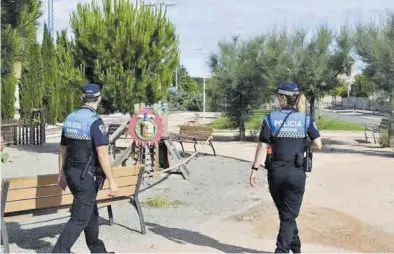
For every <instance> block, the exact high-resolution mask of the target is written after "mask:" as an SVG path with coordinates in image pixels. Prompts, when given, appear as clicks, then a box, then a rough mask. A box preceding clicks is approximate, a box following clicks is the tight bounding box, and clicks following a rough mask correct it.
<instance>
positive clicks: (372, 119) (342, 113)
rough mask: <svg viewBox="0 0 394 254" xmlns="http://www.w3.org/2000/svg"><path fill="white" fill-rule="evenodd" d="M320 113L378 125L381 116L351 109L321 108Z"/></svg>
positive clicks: (345, 119)
mask: <svg viewBox="0 0 394 254" xmlns="http://www.w3.org/2000/svg"><path fill="white" fill-rule="evenodd" d="M321 114H322V115H323V116H329V117H333V118H338V119H341V120H344V121H349V122H353V123H358V124H362V125H364V124H374V125H379V123H380V120H381V119H382V117H383V116H381V115H373V114H370V113H363V112H361V111H355V112H353V111H352V110H322V112H321Z"/></svg>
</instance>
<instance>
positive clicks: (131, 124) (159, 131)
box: [128, 109, 164, 145]
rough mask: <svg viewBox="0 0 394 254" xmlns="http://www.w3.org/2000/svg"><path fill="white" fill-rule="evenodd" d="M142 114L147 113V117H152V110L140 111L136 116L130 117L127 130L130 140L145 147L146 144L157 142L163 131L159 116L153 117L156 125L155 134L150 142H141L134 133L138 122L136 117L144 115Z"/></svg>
mask: <svg viewBox="0 0 394 254" xmlns="http://www.w3.org/2000/svg"><path fill="white" fill-rule="evenodd" d="M144 113H147V114H148V115H153V109H141V110H140V111H138V113H137V114H134V115H133V116H132V117H131V119H130V122H129V125H128V130H129V133H130V136H131V138H132V139H133V140H134V141H136V142H137V143H138V144H143V145H146V144H148V143H156V142H159V141H160V138H161V136H162V135H163V131H164V125H163V121H162V118H161V117H160V116H159V115H154V118H153V119H152V120H153V121H154V122H155V123H156V124H157V132H156V134H155V135H154V136H153V137H152V138H151V139H150V140H147V141H146V140H142V139H140V138H139V137H138V136H137V134H136V133H135V127H136V124H137V121H138V115H144Z"/></svg>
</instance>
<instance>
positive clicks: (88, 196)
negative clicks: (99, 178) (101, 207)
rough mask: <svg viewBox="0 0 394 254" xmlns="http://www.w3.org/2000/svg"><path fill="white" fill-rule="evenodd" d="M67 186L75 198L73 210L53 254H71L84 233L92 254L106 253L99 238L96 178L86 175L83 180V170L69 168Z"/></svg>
mask: <svg viewBox="0 0 394 254" xmlns="http://www.w3.org/2000/svg"><path fill="white" fill-rule="evenodd" d="M64 173H65V175H66V179H67V185H68V187H69V188H70V191H71V193H72V195H73V196H74V203H73V206H72V210H71V217H70V220H69V221H68V223H67V224H66V226H65V227H64V229H63V232H62V233H61V235H60V236H59V239H58V241H57V243H56V244H55V247H54V248H53V250H52V252H53V253H70V251H71V247H72V246H73V245H74V243H75V241H76V240H77V239H78V237H79V235H80V234H81V233H82V231H84V233H85V239H86V243H87V245H88V247H89V250H90V251H91V252H92V253H105V252H106V250H105V246H104V243H103V241H101V240H100V239H99V238H98V236H99V223H98V218H99V214H98V209H97V202H96V197H97V191H98V188H97V187H96V184H95V181H94V178H93V176H92V175H90V174H86V176H85V178H84V179H81V173H82V169H80V168H67V169H65V171H64Z"/></svg>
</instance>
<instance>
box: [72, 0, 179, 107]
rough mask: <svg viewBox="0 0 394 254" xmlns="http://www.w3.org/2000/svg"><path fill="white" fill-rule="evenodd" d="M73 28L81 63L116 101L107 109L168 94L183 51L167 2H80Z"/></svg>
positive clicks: (103, 0) (111, 99) (119, 0)
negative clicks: (169, 16)
mask: <svg viewBox="0 0 394 254" xmlns="http://www.w3.org/2000/svg"><path fill="white" fill-rule="evenodd" d="M100 6H102V7H103V11H101V8H100ZM71 27H72V29H73V32H74V34H75V52H76V54H75V57H76V62H77V64H83V65H85V74H86V78H87V79H88V80H89V81H91V82H95V83H98V84H100V85H101V86H102V88H103V94H104V95H106V96H107V97H108V98H109V99H110V100H109V103H107V104H103V106H104V108H105V110H106V111H115V110H120V111H123V112H131V111H132V109H133V104H134V103H137V102H145V103H154V102H156V101H157V100H159V99H161V98H163V96H165V95H166V94H167V92H168V88H169V87H170V86H171V85H172V80H173V71H174V70H175V67H176V66H177V65H178V62H179V52H178V38H177V36H176V33H175V26H174V25H173V24H172V23H171V22H170V21H169V20H168V18H167V17H166V13H165V11H164V10H163V7H162V6H160V7H158V8H156V9H153V8H152V7H151V6H146V5H144V4H143V2H139V1H137V4H136V5H133V4H132V3H131V2H130V1H126V0H116V1H112V0H101V4H98V3H97V2H92V3H89V4H85V5H82V4H78V8H77V11H75V12H74V13H72V15H71Z"/></svg>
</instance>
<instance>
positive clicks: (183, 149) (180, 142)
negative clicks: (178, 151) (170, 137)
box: [179, 141, 185, 152]
mask: <svg viewBox="0 0 394 254" xmlns="http://www.w3.org/2000/svg"><path fill="white" fill-rule="evenodd" d="M179 144H181V147H182V151H183V152H185V148H184V147H183V142H182V141H179Z"/></svg>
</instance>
